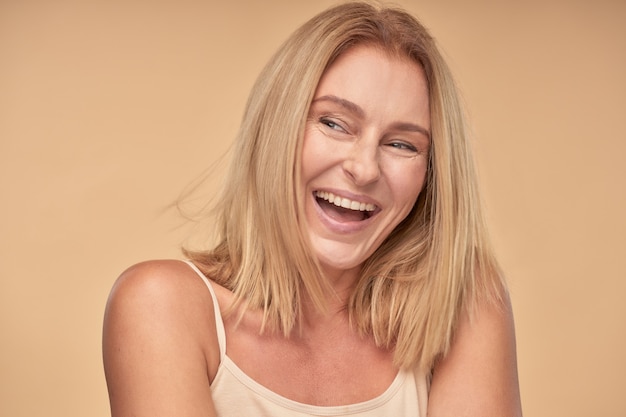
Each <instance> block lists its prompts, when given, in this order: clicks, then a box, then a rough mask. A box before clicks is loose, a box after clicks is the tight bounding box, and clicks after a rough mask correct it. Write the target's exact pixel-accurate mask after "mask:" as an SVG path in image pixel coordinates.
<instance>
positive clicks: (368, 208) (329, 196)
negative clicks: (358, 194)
mask: <svg viewBox="0 0 626 417" xmlns="http://www.w3.org/2000/svg"><path fill="white" fill-rule="evenodd" d="M314 194H315V196H316V197H317V198H319V199H322V200H324V201H327V202H328V203H330V204H333V205H335V206H337V207H342V208H344V209H348V210H353V211H360V212H365V213H364V214H367V215H369V214H371V212H373V211H374V210H376V206H375V205H374V204H371V203H364V202H361V201H355V200H350V199H349V198H345V197H340V196H337V195H334V194H333V193H329V192H327V191H315V193H314ZM368 217H369V216H368Z"/></svg>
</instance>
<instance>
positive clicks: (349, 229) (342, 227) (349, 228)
mask: <svg viewBox="0 0 626 417" xmlns="http://www.w3.org/2000/svg"><path fill="white" fill-rule="evenodd" d="M311 198H313V205H314V207H315V211H316V212H317V217H318V218H319V219H320V220H321V222H322V223H323V224H324V225H325V226H326V227H327V228H328V229H330V230H331V231H332V232H334V233H341V234H348V233H356V232H360V231H361V230H363V229H365V228H366V227H367V226H369V224H370V223H371V222H372V220H373V219H374V218H375V217H376V215H377V214H378V213H374V214H372V215H371V216H370V217H368V218H367V219H364V220H359V221H354V222H339V221H337V220H335V219H333V218H331V217H330V216H328V215H327V214H326V213H325V212H324V210H322V208H321V207H320V205H319V204H318V202H317V198H316V197H315V195H312V196H311Z"/></svg>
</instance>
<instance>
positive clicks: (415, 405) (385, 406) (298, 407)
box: [187, 261, 428, 417]
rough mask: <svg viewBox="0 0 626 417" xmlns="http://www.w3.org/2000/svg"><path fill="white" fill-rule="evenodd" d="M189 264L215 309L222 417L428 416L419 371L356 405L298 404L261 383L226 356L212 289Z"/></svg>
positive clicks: (216, 392)
mask: <svg viewBox="0 0 626 417" xmlns="http://www.w3.org/2000/svg"><path fill="white" fill-rule="evenodd" d="M187 263H188V264H189V265H190V266H191V268H192V269H193V270H194V271H195V272H196V273H197V274H198V275H199V276H200V278H202V280H203V281H204V282H205V284H206V285H207V287H208V289H209V292H210V293H211V297H212V299H213V306H214V308H215V325H216V328H217V338H218V343H219V347H220V365H219V368H218V370H217V374H216V376H215V379H214V380H213V383H212V384H211V394H212V396H213V403H214V404H215V409H216V410H217V415H218V416H219V417H231V416H246V417H256V416H263V417H265V416H267V417H281V416H289V417H294V416H295V417H304V416H361V417H380V416H385V417H387V416H393V417H403V416H406V417H426V406H427V401H428V384H427V379H426V377H425V375H424V374H422V373H419V372H410V371H408V370H400V371H399V372H398V375H397V376H396V378H395V379H394V381H393V382H392V383H391V385H390V386H389V387H388V388H387V390H386V391H385V392H384V393H382V394H381V395H379V396H378V397H376V398H373V399H371V400H368V401H365V402H361V403H357V404H349V405H341V406H329V407H326V406H324V407H322V406H315V405H310V404H303V403H299V402H297V401H293V400H290V399H288V398H285V397H283V396H281V395H278V394H276V393H275V392H273V391H270V390H269V389H267V388H266V387H264V386H263V385H261V384H259V383H258V382H256V381H255V380H253V379H252V378H250V377H249V376H248V375H246V374H245V373H244V372H243V371H242V370H241V369H239V367H238V366H237V364H235V363H234V362H233V361H232V360H231V359H230V358H229V357H228V355H226V332H225V330H224V322H223V320H222V315H221V312H220V308H219V305H218V302H217V297H216V296H215V292H214V291H213V287H212V286H211V283H210V281H209V280H208V279H207V278H206V277H205V276H204V274H202V272H200V270H199V269H198V268H197V267H196V266H195V265H194V264H193V263H191V262H189V261H187Z"/></svg>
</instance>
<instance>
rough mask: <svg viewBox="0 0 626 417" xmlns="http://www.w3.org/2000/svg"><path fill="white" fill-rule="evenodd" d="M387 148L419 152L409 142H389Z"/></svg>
mask: <svg viewBox="0 0 626 417" xmlns="http://www.w3.org/2000/svg"><path fill="white" fill-rule="evenodd" d="M387 146H389V147H391V148H393V149H397V150H399V151H407V152H417V148H416V147H415V146H413V145H412V144H410V143H408V142H399V141H395V142H389V143H388V144H387Z"/></svg>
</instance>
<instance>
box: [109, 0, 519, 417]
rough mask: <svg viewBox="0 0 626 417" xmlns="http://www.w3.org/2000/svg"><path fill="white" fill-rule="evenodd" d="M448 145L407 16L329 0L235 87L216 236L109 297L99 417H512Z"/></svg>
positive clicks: (498, 300)
mask: <svg viewBox="0 0 626 417" xmlns="http://www.w3.org/2000/svg"><path fill="white" fill-rule="evenodd" d="M468 146H469V144H468V139H467V137H466V133H465V130H464V124H463V119H462V114H461V110H460V108H459V100H458V97H457V93H456V89H455V86H454V83H453V80H452V78H451V75H450V73H449V70H448V68H447V66H446V64H445V63H444V61H443V60H442V58H441V56H440V54H439V52H438V51H437V49H436V47H435V44H434V41H433V39H432V38H431V37H430V36H429V34H428V33H427V31H426V30H425V29H424V28H423V27H422V26H421V25H420V24H419V23H418V22H417V21H416V20H415V19H414V18H413V17H411V16H410V15H408V14H406V13H405V12H403V11H399V10H396V9H389V8H381V7H379V6H372V5H369V4H364V3H349V4H344V5H340V6H337V7H335V8H331V9H329V10H327V11H325V12H323V13H321V14H319V15H318V16H316V17H314V18H313V19H311V20H310V21H309V22H307V23H306V24H305V25H304V26H302V27H301V28H300V29H298V30H297V31H296V32H295V33H294V34H293V35H292V36H291V37H290V38H289V39H288V40H287V41H286V43H285V44H284V45H283V46H282V47H281V48H280V49H279V51H278V52H277V53H276V55H275V56H274V57H273V58H272V59H271V60H270V63H269V64H268V65H267V66H266V67H265V69H264V71H263V72H262V74H261V76H260V78H259V80H258V81H257V83H256V85H255V86H254V88H253V90H252V93H251V96H250V99H249V101H248V105H247V108H246V112H245V116H244V120H243V122H242V126H241V129H240V133H239V135H238V138H237V143H236V147H235V152H234V160H233V162H232V165H231V169H230V172H229V173H228V176H227V181H226V186H225V187H224V190H223V193H222V195H221V198H220V200H219V201H220V206H219V207H218V208H217V213H218V218H217V225H216V226H217V227H218V229H219V231H220V238H219V241H218V242H217V244H216V245H215V246H214V247H213V248H212V249H210V250H207V251H196V252H186V254H187V256H188V257H189V258H190V260H191V262H188V263H185V262H180V261H151V262H146V263H143V264H139V265H136V266H134V267H132V268H130V269H129V270H127V271H126V272H124V273H123V274H122V276H121V277H120V278H119V280H118V282H117V283H116V285H115V287H114V289H113V291H112V293H111V297H110V300H109V303H108V306H107V312H106V316H105V325H104V360H105V370H106V376H107V382H108V386H109V395H110V400H111V407H112V414H113V415H114V416H126V415H129V416H130V415H132V416H143V415H146V416H148V415H149V416H166V415H167V416H169V415H177V416H195V415H198V416H199V415H219V416H231V415H245V416H252V415H263V416H266V415H267V416H270V415H271V416H275V415H289V416H292V415H293V416H306V415H360V416H391V415H393V416H401V415H402V416H403V415H406V416H418V415H421V416H425V415H426V414H428V415H429V416H461V415H463V416H481V417H485V416H499V417H502V416H518V415H521V410H520V401H519V388H518V382H517V371H516V360H515V340H514V331H513V322H512V315H511V309H510V303H509V300H508V297H507V294H506V289H505V286H504V284H503V282H502V279H501V274H500V272H499V270H498V267H497V264H496V261H495V259H494V257H493V253H492V251H491V249H490V247H489V244H488V242H487V237H486V232H485V227H484V225H483V221H482V217H481V212H480V206H479V198H478V196H477V191H476V179H475V174H474V170H473V166H472V160H471V157H470V150H469V148H468ZM207 278H208V279H207ZM207 287H208V290H207Z"/></svg>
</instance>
